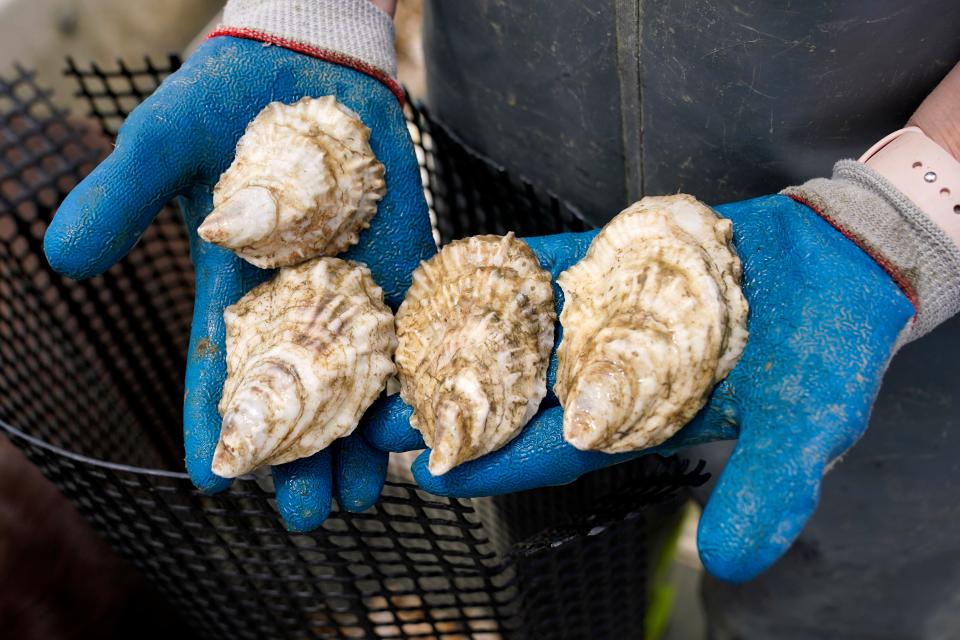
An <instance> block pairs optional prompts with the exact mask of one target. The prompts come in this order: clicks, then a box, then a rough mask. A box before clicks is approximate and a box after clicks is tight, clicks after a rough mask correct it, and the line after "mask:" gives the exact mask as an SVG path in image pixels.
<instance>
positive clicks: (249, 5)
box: [209, 0, 403, 102]
mask: <svg viewBox="0 0 960 640" xmlns="http://www.w3.org/2000/svg"><path fill="white" fill-rule="evenodd" d="M215 36H234V37H237V38H248V39H251V40H258V41H260V42H266V43H269V44H275V45H277V46H280V47H284V48H286V49H292V50H294V51H298V52H300V53H305V54H307V55H310V56H314V57H316V58H320V59H322V60H326V61H328V62H333V63H336V64H339V65H342V66H347V67H351V68H353V69H356V70H357V71H361V72H363V73H366V74H367V75H370V76H373V77H375V78H377V79H378V80H380V81H381V82H383V83H384V84H386V85H387V86H388V87H390V90H391V91H393V92H394V94H396V95H397V98H398V99H399V100H400V101H401V102H402V101H403V90H402V89H401V88H400V85H399V84H398V83H397V80H396V76H397V56H396V49H395V48H394V32H393V20H392V19H391V18H390V16H388V15H387V14H386V13H384V12H383V11H381V10H380V9H379V8H377V7H376V6H374V5H373V4H372V3H371V2H369V0H229V1H228V2H227V5H226V6H225V7H224V9H223V22H222V23H221V24H220V25H219V26H218V27H217V28H216V29H215V30H214V31H213V32H212V33H211V34H210V35H209V37H211V38H212V37H215Z"/></svg>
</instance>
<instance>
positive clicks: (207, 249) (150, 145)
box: [44, 37, 436, 531]
mask: <svg viewBox="0 0 960 640" xmlns="http://www.w3.org/2000/svg"><path fill="white" fill-rule="evenodd" d="M331 94H332V95H335V96H336V97H337V100H339V101H340V102H342V103H343V104H345V105H346V106H347V107H349V108H350V109H352V110H354V111H355V112H356V113H358V114H359V116H360V118H361V119H362V120H363V122H364V123H365V124H366V125H367V126H368V127H370V129H371V130H372V135H371V138H370V144H371V147H372V148H373V151H374V153H375V154H376V156H377V158H379V160H380V161H381V162H382V163H383V165H384V166H385V168H386V182H387V193H386V196H385V197H384V198H383V200H382V201H381V202H380V206H379V210H378V213H377V215H376V216H375V217H374V218H373V220H372V222H371V225H370V228H369V229H367V230H365V231H364V232H363V233H362V234H361V235H360V243H359V244H358V245H356V246H355V247H353V248H351V249H350V250H349V251H348V252H346V254H344V257H348V258H351V259H354V260H359V261H362V262H365V263H366V264H367V265H369V267H370V269H371V271H372V272H373V277H374V279H375V280H376V281H377V283H378V284H379V285H380V286H381V287H382V288H383V291H384V296H385V299H386V302H387V304H389V305H391V306H392V307H393V308H396V307H397V305H399V304H400V301H401V300H402V299H403V295H404V293H405V292H406V290H407V287H408V286H409V284H410V274H411V273H412V271H413V269H414V268H415V267H416V266H417V264H418V263H419V261H420V260H422V259H425V258H428V257H430V256H431V255H432V254H433V253H434V252H435V250H436V249H435V247H434V244H433V239H432V236H431V230H430V221H429V218H428V216H427V207H426V203H425V201H424V197H423V188H422V186H421V182H420V169H419V166H418V164H417V160H416V156H415V155H414V150H413V145H412V143H411V141H410V137H409V135H408V133H407V127H406V121H405V119H404V117H403V112H402V110H401V107H400V104H399V103H398V101H397V98H396V97H395V96H394V95H393V93H391V91H390V90H389V89H388V88H387V87H386V86H385V85H384V84H382V83H381V82H379V81H377V80H376V79H374V78H372V77H371V76H368V75H364V74H363V73H360V72H358V71H355V70H353V69H350V68H347V67H343V66H339V65H336V64H332V63H329V62H324V61H321V60H319V59H316V58H313V57H310V56H306V55H302V54H299V53H295V52H293V51H290V50H288V49H284V48H281V47H276V46H269V47H268V46H264V45H263V44H262V43H260V42H255V41H252V40H245V39H238V38H232V37H217V38H212V39H210V40H207V41H206V42H205V43H204V44H203V45H202V46H201V47H200V48H199V49H198V50H197V52H196V53H195V54H194V55H193V56H192V57H191V58H190V59H189V60H188V61H187V62H186V63H185V64H184V66H183V67H182V68H181V69H180V70H178V71H177V72H176V73H174V74H173V75H171V76H170V77H169V78H167V79H166V81H165V82H164V83H163V84H162V85H161V86H160V87H159V88H158V89H157V91H156V92H155V93H154V94H153V95H152V96H151V97H150V98H149V99H147V100H146V101H145V102H144V103H143V104H142V105H140V106H139V107H138V108H137V109H136V110H135V111H134V112H133V113H131V114H130V116H129V117H128V118H127V120H126V122H125V123H124V125H123V127H122V128H121V130H120V133H119V135H118V137H117V145H116V148H115V149H114V151H113V153H111V154H110V156H109V157H108V158H107V159H106V160H104V162H103V163H102V164H100V166H98V167H97V168H96V169H95V170H94V171H93V172H92V173H91V174H90V175H89V176H88V177H87V178H86V179H85V180H83V182H81V183H80V184H79V185H77V187H76V188H75V189H74V190H73V191H72V192H71V193H70V195H69V196H68V197H67V198H66V200H64V202H63V204H62V205H61V207H60V209H59V211H58V212H57V215H56V217H55V218H54V220H53V222H52V224H51V225H50V228H49V230H48V231H47V236H46V239H45V247H44V248H45V250H46V254H47V259H48V260H49V261H50V264H51V265H52V266H53V268H54V269H56V270H57V271H59V272H61V273H63V274H65V275H68V276H70V277H72V278H89V277H91V276H94V275H97V274H98V273H101V272H103V271H105V270H106V269H107V268H109V267H110V266H111V265H112V264H113V263H115V262H116V261H117V260H119V259H120V258H122V257H123V256H124V255H125V254H126V253H127V252H128V251H129V250H130V248H131V247H133V245H134V243H136V242H137V240H138V238H139V237H140V235H141V234H142V233H143V231H144V230H145V229H146V227H147V226H148V225H149V224H150V222H151V221H152V220H153V218H154V216H156V214H157V213H158V211H159V210H160V208H161V207H162V206H163V205H164V204H165V203H167V202H168V201H169V200H170V199H171V198H174V197H177V196H179V203H180V205H181V208H182V211H183V215H184V220H185V222H186V225H187V228H188V229H189V233H190V252H191V257H192V259H193V263H194V267H195V272H196V301H195V305H194V317H193V328H192V332H191V336H190V352H189V356H188V363H187V376H186V396H185V400H184V412H183V413H184V415H183V422H184V442H185V448H186V466H187V471H188V472H189V474H190V477H191V478H192V480H193V482H194V484H196V486H197V487H198V488H200V489H202V490H204V491H207V492H216V491H221V490H223V489H226V488H227V487H228V486H229V485H230V480H227V479H224V478H220V477H218V476H216V475H214V474H213V472H212V471H211V470H210V465H211V461H212V459H213V452H214V448H215V447H216V443H217V439H218V438H219V434H220V415H219V414H218V413H217V403H218V402H219V400H220V393H221V388H222V386H223V382H224V379H225V377H226V362H225V349H224V322H223V310H224V308H225V307H226V306H228V305H230V304H232V303H233V302H235V301H236V300H237V299H239V298H240V297H241V296H242V295H243V294H244V293H246V292H247V291H249V290H250V289H251V288H252V287H253V286H255V285H256V284H258V283H260V282H262V281H263V280H265V279H266V278H268V277H269V276H270V272H268V271H262V270H260V269H257V268H255V267H253V266H252V265H250V264H248V263H246V262H244V261H243V260H241V259H240V258H238V257H236V256H235V255H234V254H233V253H231V252H230V251H228V250H226V249H222V248H220V247H217V246H215V245H212V244H208V243H206V242H204V241H202V240H200V239H199V238H198V236H197V233H196V230H197V227H198V226H199V225H200V223H201V222H202V221H203V219H204V217H205V216H206V215H207V214H208V213H209V212H210V211H211V209H212V208H213V207H212V190H213V185H214V184H216V182H217V179H218V178H219V177H220V174H221V173H222V172H223V171H224V170H225V169H226V168H227V166H229V164H230V162H231V161H232V160H233V156H234V148H235V146H236V143H237V140H238V139H239V138H240V136H241V134H242V133H243V131H244V129H245V128H246V126H247V123H248V122H250V120H252V119H253V118H254V117H255V116H256V115H257V113H259V112H260V110H261V109H262V108H263V107H264V106H266V105H267V104H268V103H269V102H272V101H275V100H279V101H282V102H285V103H288V104H289V103H292V102H295V101H296V100H298V99H299V98H301V97H303V96H323V95H331ZM331 449H332V450H325V451H321V452H320V453H318V454H316V455H314V456H313V457H311V458H307V459H304V460H299V461H296V462H291V463H289V464H284V465H280V466H277V467H274V470H273V475H274V481H275V485H276V490H277V504H278V507H279V509H280V512H281V514H282V515H283V518H284V520H285V521H286V523H287V526H288V527H289V528H290V529H291V530H295V531H306V530H310V529H313V528H316V527H317V526H319V525H320V524H321V523H322V522H323V521H324V520H325V519H326V517H327V515H328V514H329V512H330V501H331V496H332V492H333V488H334V487H336V490H337V499H338V502H339V504H340V506H341V507H342V508H344V509H347V510H350V511H354V510H363V509H366V508H367V507H369V506H370V505H371V504H373V502H374V501H376V499H377V497H378V496H379V494H380V490H381V488H382V486H383V481H384V478H385V474H386V466H387V454H386V453H384V452H383V451H378V450H376V449H374V448H372V447H370V446H369V445H368V444H367V443H366V442H365V441H364V440H363V438H361V437H359V435H356V436H352V437H349V438H346V439H344V440H341V441H339V442H338V443H336V445H335V446H334V447H332V448H331Z"/></svg>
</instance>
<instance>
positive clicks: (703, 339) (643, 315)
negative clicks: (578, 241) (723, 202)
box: [554, 194, 747, 453]
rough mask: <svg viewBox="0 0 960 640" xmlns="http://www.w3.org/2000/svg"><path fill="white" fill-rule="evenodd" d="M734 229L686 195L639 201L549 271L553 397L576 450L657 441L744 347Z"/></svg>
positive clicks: (682, 420)
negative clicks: (563, 265) (554, 289)
mask: <svg viewBox="0 0 960 640" xmlns="http://www.w3.org/2000/svg"><path fill="white" fill-rule="evenodd" d="M732 237H733V227H732V224H731V223H730V221H729V220H727V219H725V218H720V217H718V216H717V215H716V214H715V213H714V212H713V210H712V209H710V208H709V207H707V206H706V205H704V204H702V203H701V202H699V201H698V200H696V199H695V198H693V197H691V196H688V195H684V194H679V195H675V196H661V197H648V198H644V199H643V200H641V201H640V202H637V203H636V204H634V205H632V206H630V207H628V208H627V209H626V210H624V211H623V212H622V213H620V214H619V215H618V216H617V217H616V218H614V219H613V220H611V221H610V222H609V223H608V224H607V225H606V226H605V227H604V228H603V230H602V231H601V232H600V233H599V234H598V235H597V237H596V238H594V240H593V242H592V243H591V245H590V248H589V249H588V251H587V254H586V256H585V257H584V258H583V259H582V260H581V261H580V262H578V263H577V264H575V265H574V266H572V267H571V268H569V269H567V270H566V271H564V272H563V273H562V274H560V277H559V278H558V280H557V282H558V284H559V285H560V287H561V289H562V290H563V293H564V307H563V311H562V312H561V314H560V324H561V325H562V326H563V340H562V342H561V344H560V347H559V349H558V350H557V358H558V369H557V382H556V385H555V386H554V391H555V392H556V394H557V397H558V398H559V400H560V403H561V405H562V406H563V408H564V415H563V434H564V438H565V439H566V440H567V442H569V443H570V444H572V445H573V446H575V447H577V448H578V449H584V450H598V451H605V452H608V453H619V452H623V451H634V450H637V449H642V448H646V447H652V446H655V445H657V444H660V443H662V442H663V441H665V440H666V439H667V438H669V437H670V436H672V435H673V434H674V433H676V432H677V431H678V430H679V429H680V428H681V427H682V426H683V425H684V424H686V423H687V422H689V421H690V419H691V418H693V416H694V415H695V414H696V413H697V411H699V410H700V408H701V407H703V405H704V403H705V402H706V400H707V398H708V396H709V394H710V392H711V390H712V389H713V387H714V385H715V384H716V383H717V382H719V381H720V380H722V379H723V378H724V377H725V376H726V375H727V374H728V373H729V372H730V370H731V369H732V368H733V366H734V364H736V362H737V359H738V358H739V357H740V354H741V353H742V352H743V348H744V346H745V345H746V341H747V328H746V322H747V301H746V299H745V298H744V297H743V293H742V291H741V290H740V278H741V273H742V267H741V264H740V259H739V258H738V257H737V254H736V253H735V251H734V248H733V245H732Z"/></svg>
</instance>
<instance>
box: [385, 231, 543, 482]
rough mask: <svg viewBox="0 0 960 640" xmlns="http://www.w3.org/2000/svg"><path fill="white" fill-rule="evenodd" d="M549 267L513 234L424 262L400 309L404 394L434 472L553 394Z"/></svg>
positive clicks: (503, 431) (482, 449) (473, 454)
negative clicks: (549, 371)
mask: <svg viewBox="0 0 960 640" xmlns="http://www.w3.org/2000/svg"><path fill="white" fill-rule="evenodd" d="M555 321H556V311H555V310H554V305H553V291H552V289H551V287H550V274H549V273H547V272H546V271H544V270H543V269H541V268H540V265H539V264H538V263H537V258H536V256H534V254H533V252H532V251H531V250H530V248H529V247H528V246H527V245H526V244H525V243H524V242H522V241H520V240H517V239H516V238H515V237H514V236H513V234H512V233H510V234H507V235H506V236H493V235H489V236H476V237H472V238H466V239H464V240H458V241H455V242H451V243H450V244H448V245H447V246H446V247H444V248H443V250H442V251H440V253H438V254H437V255H436V256H434V257H433V258H431V259H430V260H428V261H426V262H423V263H421V264H420V267H419V268H418V269H417V270H416V271H415V272H414V273H413V284H412V285H411V287H410V290H409V292H408V293H407V296H406V299H405V300H404V301H403V304H401V305H400V309H399V311H398V312H397V339H398V346H397V354H396V362H397V369H398V374H399V377H400V395H401V397H402V398H403V399H404V401H406V402H407V403H408V404H410V405H411V406H412V407H413V417H412V418H411V419H410V423H411V425H413V427H414V428H415V429H417V430H418V431H420V432H421V433H422V434H423V439H424V441H425V442H426V443H427V446H429V447H431V448H432V452H431V455H430V461H429V465H428V468H429V470H430V472H431V473H433V474H434V475H440V474H442V473H446V472H447V471H449V470H450V469H452V468H453V467H455V466H456V465H458V464H460V463H462V462H465V461H467V460H473V459H475V458H478V457H480V456H482V455H484V454H486V453H489V452H491V451H494V450H495V449H498V448H500V447H502V446H503V445H504V444H506V443H507V442H509V441H510V440H511V439H512V438H513V437H514V436H516V435H517V433H519V431H520V430H521V429H522V428H523V426H524V425H525V424H526V423H527V421H528V420H530V418H531V417H533V415H534V413H536V411H537V407H538V406H539V405H540V401H541V400H542V399H543V397H544V395H546V376H547V366H548V364H549V357H550V350H551V348H552V346H553V327H554V322H555Z"/></svg>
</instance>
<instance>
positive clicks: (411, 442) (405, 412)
mask: <svg viewBox="0 0 960 640" xmlns="http://www.w3.org/2000/svg"><path fill="white" fill-rule="evenodd" d="M412 415H413V409H412V408H410V406H409V405H408V404H407V403H405V402H404V401H403V400H402V399H401V398H400V394H398V393H397V394H394V395H390V396H386V397H383V398H379V399H378V400H377V401H376V402H375V403H374V404H373V406H371V407H370V409H369V410H368V411H367V413H366V415H364V417H363V421H362V423H361V425H360V433H361V434H362V436H363V438H364V440H366V441H367V443H369V444H370V445H371V446H372V447H374V448H376V449H379V450H380V451H387V452H390V453H402V452H404V451H415V450H417V449H423V448H425V447H426V445H425V444H424V442H423V436H422V435H420V432H419V431H417V430H416V429H414V428H413V427H411V426H410V417H411V416H412Z"/></svg>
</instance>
